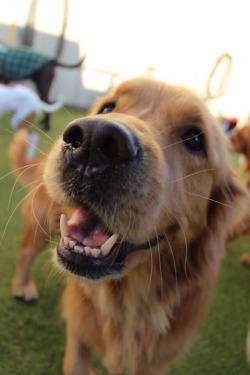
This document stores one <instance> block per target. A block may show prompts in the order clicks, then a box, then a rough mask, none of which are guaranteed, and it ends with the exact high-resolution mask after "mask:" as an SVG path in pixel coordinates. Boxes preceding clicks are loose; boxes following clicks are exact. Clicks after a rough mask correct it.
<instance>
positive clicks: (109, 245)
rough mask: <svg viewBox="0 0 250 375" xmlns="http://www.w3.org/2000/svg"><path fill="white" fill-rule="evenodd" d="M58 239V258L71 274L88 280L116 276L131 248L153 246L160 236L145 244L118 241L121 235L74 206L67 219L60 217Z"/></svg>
mask: <svg viewBox="0 0 250 375" xmlns="http://www.w3.org/2000/svg"><path fill="white" fill-rule="evenodd" d="M60 230H61V240H60V242H59V244H58V246H57V256H58V261H59V263H60V264H61V265H63V266H64V267H65V268H66V269H67V270H68V271H70V272H71V273H73V274H75V275H78V276H82V277H85V278H87V279H91V280H97V279H100V278H104V277H108V276H114V275H118V274H120V273H121V272H122V271H123V268H124V262H125V259H126V257H127V256H128V255H129V254H131V253H132V252H134V251H135V250H143V249H144V250H147V249H149V248H153V247H154V246H155V245H156V244H157V243H158V242H159V241H160V240H161V237H159V236H157V237H155V238H153V239H152V240H150V241H148V242H147V243H145V244H139V245H138V244H137V245H133V244H130V243H128V242H124V241H122V235H120V234H118V233H110V232H109V231H108V230H107V228H105V227H104V225H103V224H102V223H101V222H100V220H99V219H98V218H97V217H96V216H95V215H94V214H92V213H90V212H89V211H86V210H85V209H84V208H79V209H77V210H76V211H75V212H74V213H73V215H72V217H71V218H70V220H69V221H68V222H67V221H66V217H65V215H63V214H62V215H61V219H60Z"/></svg>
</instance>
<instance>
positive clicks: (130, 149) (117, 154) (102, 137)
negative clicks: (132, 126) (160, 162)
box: [93, 125, 138, 164]
mask: <svg viewBox="0 0 250 375" xmlns="http://www.w3.org/2000/svg"><path fill="white" fill-rule="evenodd" d="M105 133H106V134H105ZM93 143H94V144H93V146H94V148H96V149H97V150H98V153H99V155H100V156H101V158H103V159H104V160H106V161H109V162H112V164H113V163H114V162H120V161H126V160H131V159H133V158H134V157H135V156H136V154H137V151H138V145H137V142H136V138H135V137H134V135H133V134H132V133H130V132H128V131H127V130H125V129H123V128H121V127H120V128H119V127H116V126H113V125H111V126H107V127H106V128H105V129H102V131H101V132H100V133H99V134H98V135H97V136H95V137H94V142H93Z"/></svg>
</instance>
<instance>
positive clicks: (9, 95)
mask: <svg viewBox="0 0 250 375" xmlns="http://www.w3.org/2000/svg"><path fill="white" fill-rule="evenodd" d="M61 107H62V103H61V102H56V103H54V104H47V103H45V102H43V101H42V100H41V99H40V98H39V96H38V95H37V94H36V93H35V92H34V91H33V90H31V89H30V88H28V87H26V86H22V85H3V84H0V116H3V115H4V114H6V113H9V114H11V115H12V118H11V122H10V123H11V127H12V129H13V130H17V129H18V128H21V127H22V126H24V125H27V124H29V123H30V122H31V121H32V120H33V119H34V118H35V117H36V116H38V115H39V114H40V113H41V111H44V112H48V113H51V112H54V111H57V110H58V109H59V108H61Z"/></svg>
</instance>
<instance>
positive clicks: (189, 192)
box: [185, 191, 233, 208]
mask: <svg viewBox="0 0 250 375" xmlns="http://www.w3.org/2000/svg"><path fill="white" fill-rule="evenodd" d="M185 193H187V194H190V195H194V196H195V197H198V198H203V199H206V200H208V201H210V202H214V203H218V204H221V205H222V206H225V207H229V208H233V206H231V205H229V204H226V203H223V202H220V201H217V200H215V199H212V198H209V197H204V196H202V195H199V194H196V193H191V191H185Z"/></svg>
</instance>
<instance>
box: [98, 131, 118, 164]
mask: <svg viewBox="0 0 250 375" xmlns="http://www.w3.org/2000/svg"><path fill="white" fill-rule="evenodd" d="M98 151H99V153H100V154H101V155H102V156H104V158H106V159H109V160H111V159H113V160H115V159H117V157H118V155H119V153H120V152H121V150H119V147H118V144H117V142H116V140H115V139H114V138H112V137H111V136H107V137H103V138H102V139H101V141H100V143H99V146H98Z"/></svg>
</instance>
